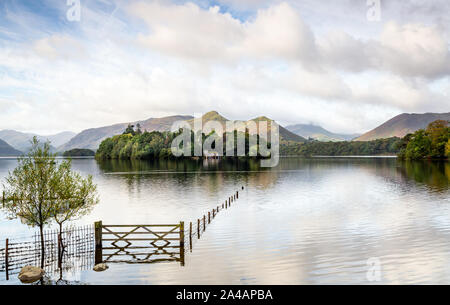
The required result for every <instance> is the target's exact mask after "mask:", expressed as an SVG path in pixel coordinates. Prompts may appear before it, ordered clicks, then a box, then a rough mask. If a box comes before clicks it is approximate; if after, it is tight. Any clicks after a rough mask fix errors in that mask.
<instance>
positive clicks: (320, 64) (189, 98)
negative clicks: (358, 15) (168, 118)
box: [0, 1, 450, 133]
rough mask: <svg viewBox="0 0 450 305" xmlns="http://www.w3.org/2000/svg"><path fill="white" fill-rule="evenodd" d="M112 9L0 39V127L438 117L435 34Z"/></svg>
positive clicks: (280, 10)
mask: <svg viewBox="0 0 450 305" xmlns="http://www.w3.org/2000/svg"><path fill="white" fill-rule="evenodd" d="M350 2H351V1H350ZM116 4H120V6H116V8H113V7H111V8H109V10H108V12H99V11H95V10H94V9H92V8H90V7H83V13H82V19H81V22H80V23H79V24H73V25H72V26H73V27H74V28H75V29H76V31H75V30H73V29H72V31H68V30H67V31H49V30H48V29H45V28H43V29H42V30H40V31H39V30H38V29H34V32H33V35H32V36H33V37H32V38H27V39H25V40H24V41H23V42H22V41H21V40H18V41H21V42H14V43H13V42H11V41H7V42H5V41H2V43H1V44H0V63H1V64H0V66H1V67H2V71H3V72H1V73H0V81H1V83H0V107H1V111H0V129H3V128H15V129H18V130H24V131H41V132H43V133H51V132H55V131H61V130H66V129H69V130H74V131H80V130H81V129H85V128H90V127H96V126H102V125H106V124H113V123H118V122H127V121H135V120H138V119H145V118H148V117H158V116H164V115H172V114H193V113H198V112H201V111H209V110H211V109H215V110H218V111H220V112H222V113H223V114H224V115H227V116H229V117H230V118H237V119H246V118H249V117H256V116H259V115H267V116H270V117H273V118H274V119H276V120H278V121H280V122H286V123H296V121H298V122H316V123H319V124H322V125H324V126H325V127H327V128H329V129H331V130H333V129H336V131H339V132H363V131H366V130H368V129H371V128H373V127H375V126H376V124H379V123H382V122H383V120H387V119H389V118H390V117H391V116H392V115H395V114H398V113H399V112H405V111H408V112H416V111H417V112H425V111H436V112H444V111H448V109H450V100H449V99H448V97H449V91H448V90H449V89H448V88H450V86H449V82H448V76H449V67H450V65H449V55H448V38H447V37H446V34H445V32H443V30H442V29H441V28H440V27H437V26H432V25H426V24H423V23H419V22H416V23H398V22H388V23H386V24H384V25H382V24H381V25H380V32H379V33H377V34H376V35H371V37H369V38H367V37H365V38H361V37H358V35H355V33H354V32H350V31H348V30H345V31H344V30H343V29H342V28H340V27H339V26H336V29H334V30H332V31H328V32H327V33H326V34H324V33H322V32H320V33H317V32H316V31H315V29H316V25H315V24H310V23H306V22H305V21H304V18H302V11H301V10H299V9H298V8H297V7H296V5H295V3H294V2H293V3H291V4H288V3H278V2H277V3H276V4H273V5H270V4H269V3H268V2H266V4H264V5H263V6H258V8H259V9H257V10H255V11H253V13H252V14H251V15H250V16H247V17H246V18H238V17H236V16H235V15H231V14H230V13H228V12H224V11H223V9H219V8H218V7H208V8H202V7H201V6H200V5H196V4H193V3H184V4H171V3H170V2H168V1H164V2H132V3H131V4H129V3H128V2H125V1H119V2H118V3H116ZM86 5H87V4H86ZM254 5H255V3H247V8H246V9H252V8H253V6H254ZM256 5H257V4H256ZM313 5H314V4H312V3H310V6H311V7H313ZM319 7H322V5H320V6H319ZM114 11H115V12H116V13H114V14H112V12H114ZM322 13H323V14H324V16H326V12H322ZM333 14H334V12H333ZM383 16H385V15H383ZM19 18H20V16H19ZM347 19H348V18H347ZM34 23H35V22H33V24H34ZM27 26H28V25H27V24H26V20H21V27H20V28H27ZM8 30H10V31H9V32H14V30H13V29H8ZM360 30H361V29H360ZM74 33H76V34H74ZM17 35H18V34H17V33H15V34H14V36H15V37H17ZM24 35H25V34H24ZM436 83H439V86H436ZM445 88H447V89H445ZM445 90H447V91H445ZM5 109H7V111H5Z"/></svg>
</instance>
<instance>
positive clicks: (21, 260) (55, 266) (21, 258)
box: [0, 186, 244, 280]
mask: <svg viewBox="0 0 450 305" xmlns="http://www.w3.org/2000/svg"><path fill="white" fill-rule="evenodd" d="M241 189H242V190H243V189H244V187H243V186H242V188H241ZM238 199H239V191H236V192H235V193H234V194H232V195H231V196H229V197H228V198H227V199H226V200H225V201H223V202H222V203H221V204H219V205H217V206H215V207H213V208H212V209H211V210H209V211H208V212H207V213H205V214H204V215H202V217H200V218H198V219H196V220H195V221H190V222H189V223H185V222H180V223H178V224H162V225H156V224H149V225H103V224H102V222H101V221H100V222H96V223H95V224H94V225H87V226H82V227H73V228H68V229H65V230H64V231H63V232H62V234H61V235H60V234H59V231H58V230H47V231H44V249H45V254H44V269H45V271H46V273H55V272H56V271H59V272H61V270H66V271H67V270H70V269H76V270H85V269H91V268H92V267H93V266H94V265H95V264H97V263H100V262H107V263H155V262H163V261H164V262H167V261H177V262H180V264H181V265H182V266H184V264H185V252H186V251H190V252H192V249H193V244H194V242H195V241H197V240H199V239H200V238H201V237H202V235H203V234H204V233H205V231H206V228H207V227H208V226H209V225H210V224H211V223H212V222H213V221H214V219H215V218H216V217H217V216H218V214H219V213H220V212H221V211H223V210H226V209H229V208H231V207H232V206H233V205H234V204H235V203H236V202H237V200H238ZM0 242H2V241H0ZM41 255H42V251H41V236H40V234H39V232H36V233H35V234H34V236H33V237H31V238H28V239H6V240H5V242H4V244H0V272H5V275H6V280H9V277H10V276H11V275H15V274H18V273H19V272H20V270H21V268H22V267H24V266H27V265H33V266H40V265H41ZM59 257H61V258H62V259H61V260H60V259H59Z"/></svg>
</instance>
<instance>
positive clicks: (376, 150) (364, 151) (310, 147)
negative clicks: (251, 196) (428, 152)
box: [280, 137, 402, 157]
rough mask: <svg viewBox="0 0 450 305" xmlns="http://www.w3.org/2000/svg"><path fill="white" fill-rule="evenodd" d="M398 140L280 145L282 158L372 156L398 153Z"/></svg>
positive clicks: (399, 140) (313, 142) (399, 142)
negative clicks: (293, 156) (294, 156)
mask: <svg viewBox="0 0 450 305" xmlns="http://www.w3.org/2000/svg"><path fill="white" fill-rule="evenodd" d="M401 141H402V140H401V139H400V138H395V137H394V138H389V139H378V140H374V141H368V142H319V141H309V142H306V143H292V142H290V143H282V145H281V147H280V154H281V155H282V156H290V155H296V156H305V157H310V156H374V155H395V154H397V153H398V152H399V149H400V144H401Z"/></svg>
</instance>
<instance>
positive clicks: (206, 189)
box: [0, 158, 450, 284]
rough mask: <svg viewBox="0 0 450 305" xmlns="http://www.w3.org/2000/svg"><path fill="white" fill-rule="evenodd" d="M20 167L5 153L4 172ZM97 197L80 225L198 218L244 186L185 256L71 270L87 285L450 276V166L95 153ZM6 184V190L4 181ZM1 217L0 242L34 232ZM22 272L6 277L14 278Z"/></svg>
mask: <svg viewBox="0 0 450 305" xmlns="http://www.w3.org/2000/svg"><path fill="white" fill-rule="evenodd" d="M16 164H17V161H16V160H15V159H0V179H2V182H3V179H4V177H5V176H6V175H7V173H8V171H9V170H12V169H13V168H14V167H15V166H16ZM73 168H74V169H75V170H77V171H79V172H80V173H82V174H83V175H87V174H92V175H93V176H94V180H95V183H97V184H98V189H99V194H100V199H101V202H100V204H99V205H98V206H97V207H96V208H95V209H94V210H93V211H92V213H91V214H90V215H88V216H86V217H84V218H83V219H81V220H79V221H77V222H75V225H79V224H80V225H81V224H92V223H93V222H94V221H97V220H102V221H103V223H104V224H152V223H178V222H179V221H181V220H183V221H185V222H186V223H189V221H195V220H196V219H197V218H199V217H201V215H203V214H204V213H205V212H207V211H210V210H211V209H212V208H214V207H216V206H217V205H219V203H220V204H221V203H222V202H224V200H225V199H226V198H227V197H228V196H230V194H232V193H234V192H235V191H236V190H238V189H240V187H241V186H245V190H244V191H242V192H240V196H239V200H238V201H237V202H236V204H234V205H233V206H232V207H231V208H230V209H228V210H225V211H223V212H220V214H219V215H218V216H217V217H216V219H214V222H213V223H212V224H211V225H210V226H209V227H208V228H207V230H206V232H205V233H204V235H203V236H202V238H201V239H200V240H198V241H195V243H194V247H193V252H192V253H187V254H186V263H185V266H184V267H182V266H180V264H179V263H160V264H150V265H129V264H111V265H110V266H109V267H110V268H109V269H108V270H107V271H106V272H103V273H95V272H93V271H76V270H75V271H73V272H69V273H67V274H65V275H64V278H65V279H67V280H68V281H70V282H73V283H82V284H369V283H371V282H369V281H368V279H367V274H368V271H369V268H370V266H369V265H368V260H369V259H374V258H375V259H376V260H379V262H380V263H381V265H380V271H381V278H380V282H379V283H382V284H410V283H414V284H421V283H438V284H439V283H442V284H443V283H447V284H448V283H450V268H448V266H449V265H450V188H449V185H450V182H449V180H450V163H449V162H440V163H433V162H415V163H402V162H400V161H397V160H396V159H393V158H313V159H301V158H284V159H281V160H280V164H279V166H278V167H276V168H272V169H261V168H259V167H258V162H251V163H228V162H224V161H223V162H218V161H209V162H207V163H205V162H203V161H199V162H196V161H186V162H178V163H176V162H166V161H164V162H140V161H136V162H131V161H109V162H101V163H99V162H97V161H95V160H93V159H75V160H73ZM0 188H1V187H0ZM32 232H34V230H31V229H28V228H27V227H26V226H25V225H23V224H21V223H20V222H19V221H17V220H14V221H12V220H7V219H6V218H5V216H4V215H2V214H0V243H3V242H4V239H5V238H7V237H9V238H14V237H17V238H20V237H24V236H28V235H30V234H31V233H32ZM14 283H17V279H16V277H15V276H14V277H13V278H12V279H11V280H10V281H8V282H5V281H4V276H3V275H2V274H1V273H0V284H14Z"/></svg>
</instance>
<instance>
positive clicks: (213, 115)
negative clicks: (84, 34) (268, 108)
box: [188, 111, 306, 142]
mask: <svg viewBox="0 0 450 305" xmlns="http://www.w3.org/2000/svg"><path fill="white" fill-rule="evenodd" d="M197 119H199V118H197ZM197 119H195V120H197ZM209 121H217V122H220V123H222V125H223V129H224V130H225V124H226V122H227V121H230V120H229V119H227V118H225V117H223V116H222V115H220V114H219V113H218V112H217V111H210V112H208V113H205V114H204V115H203V116H202V124H203V125H204V124H206V123H207V122H209ZM250 121H254V122H260V121H266V122H272V121H274V120H272V119H270V118H268V117H265V116H260V117H257V118H254V119H251V120H248V121H242V122H244V123H247V122H250ZM236 122H239V121H236ZM188 123H189V124H190V125H191V126H193V123H194V118H192V119H190V120H189V121H188ZM270 131H271V124H269V123H268V124H267V132H268V133H270ZM279 132H280V140H284V141H293V142H305V141H306V139H305V138H303V137H302V136H299V135H296V134H294V133H292V132H290V131H289V130H287V129H286V128H284V127H283V126H279Z"/></svg>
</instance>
